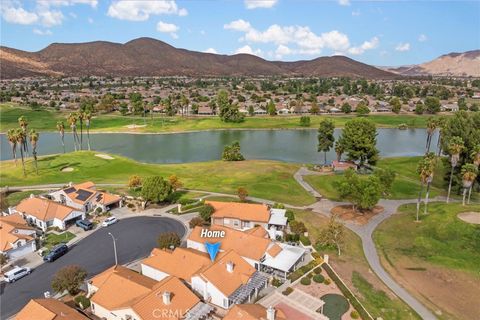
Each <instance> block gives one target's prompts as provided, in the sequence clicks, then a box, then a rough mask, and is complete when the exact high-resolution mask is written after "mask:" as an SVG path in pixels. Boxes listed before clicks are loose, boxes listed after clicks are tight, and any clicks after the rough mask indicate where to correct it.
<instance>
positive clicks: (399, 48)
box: [395, 42, 410, 52]
mask: <svg viewBox="0 0 480 320" xmlns="http://www.w3.org/2000/svg"><path fill="white" fill-rule="evenodd" d="M395 50H396V51H401V52H403V51H408V50H410V43H408V42H405V43H399V44H398V45H397V46H396V47H395Z"/></svg>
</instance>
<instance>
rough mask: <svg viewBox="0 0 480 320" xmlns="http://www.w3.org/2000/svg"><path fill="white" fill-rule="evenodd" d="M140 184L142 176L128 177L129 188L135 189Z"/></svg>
mask: <svg viewBox="0 0 480 320" xmlns="http://www.w3.org/2000/svg"><path fill="white" fill-rule="evenodd" d="M141 185H142V178H141V177H140V176H137V175H133V176H130V178H128V187H129V188H131V189H136V188H138V187H140V186H141Z"/></svg>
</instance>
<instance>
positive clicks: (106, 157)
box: [95, 153, 115, 160]
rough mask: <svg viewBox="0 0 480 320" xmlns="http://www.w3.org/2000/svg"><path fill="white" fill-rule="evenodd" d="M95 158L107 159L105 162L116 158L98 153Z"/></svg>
mask: <svg viewBox="0 0 480 320" xmlns="http://www.w3.org/2000/svg"><path fill="white" fill-rule="evenodd" d="M95 157H99V158H102V159H105V160H113V159H115V158H113V157H110V156H109V155H108V154H102V153H97V154H96V155H95Z"/></svg>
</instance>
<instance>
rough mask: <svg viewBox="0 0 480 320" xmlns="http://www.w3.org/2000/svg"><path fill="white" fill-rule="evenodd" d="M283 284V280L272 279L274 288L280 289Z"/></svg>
mask: <svg viewBox="0 0 480 320" xmlns="http://www.w3.org/2000/svg"><path fill="white" fill-rule="evenodd" d="M282 284H283V282H282V280H280V279H278V278H273V279H272V286H274V287H277V288H278V287H280V286H281V285H282Z"/></svg>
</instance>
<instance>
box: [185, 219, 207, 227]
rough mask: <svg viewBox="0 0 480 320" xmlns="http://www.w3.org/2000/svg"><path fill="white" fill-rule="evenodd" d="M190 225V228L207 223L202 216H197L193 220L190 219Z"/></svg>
mask: <svg viewBox="0 0 480 320" xmlns="http://www.w3.org/2000/svg"><path fill="white" fill-rule="evenodd" d="M188 225H189V226H190V229H193V228H195V227H201V226H203V225H205V220H203V219H202V218H200V217H195V218H193V219H192V220H190V222H189V223H188Z"/></svg>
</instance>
